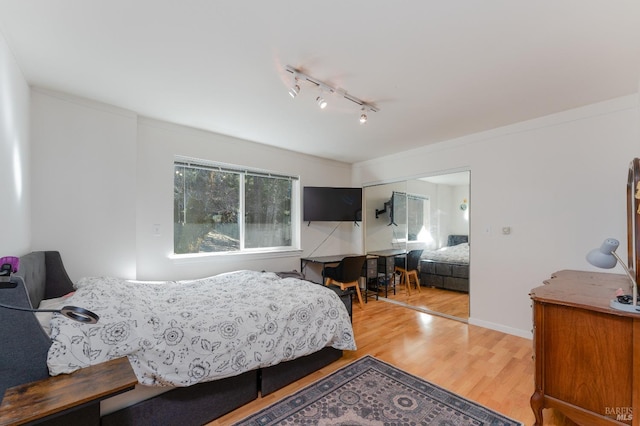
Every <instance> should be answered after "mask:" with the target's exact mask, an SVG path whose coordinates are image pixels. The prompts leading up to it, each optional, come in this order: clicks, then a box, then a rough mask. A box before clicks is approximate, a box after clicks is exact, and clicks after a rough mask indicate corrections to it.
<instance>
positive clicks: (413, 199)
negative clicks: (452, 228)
mask: <svg viewBox="0 0 640 426" xmlns="http://www.w3.org/2000/svg"><path fill="white" fill-rule="evenodd" d="M429 210H430V207H429V198H427V197H422V196H420V195H413V194H407V229H408V232H407V234H408V239H409V241H422V242H426V239H427V235H428V234H429V226H430V224H429V217H430V215H429Z"/></svg>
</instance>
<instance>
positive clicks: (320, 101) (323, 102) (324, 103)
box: [316, 96, 327, 109]
mask: <svg viewBox="0 0 640 426" xmlns="http://www.w3.org/2000/svg"><path fill="white" fill-rule="evenodd" d="M316 103H317V104H318V106H319V107H320V109H325V108H326V107H327V101H326V100H325V99H324V98H323V97H322V96H318V97H317V98H316Z"/></svg>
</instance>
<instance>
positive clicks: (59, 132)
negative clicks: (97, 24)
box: [12, 88, 361, 280]
mask: <svg viewBox="0 0 640 426" xmlns="http://www.w3.org/2000/svg"><path fill="white" fill-rule="evenodd" d="M31 116H32V125H31V132H32V150H33V159H32V174H31V177H32V179H33V223H32V229H33V240H32V249H33V250H59V251H60V252H61V253H62V256H63V260H64V262H65V265H66V267H67V270H68V272H69V275H70V276H71V278H72V279H73V280H77V279H78V278H80V277H82V276H87V275H114V276H120V277H125V278H137V279H163V280H164V279H187V278H195V277H201V276H205V275H211V274H214V273H219V272H225V271H229V270H233V269H238V268H245V269H258V270H261V269H265V270H272V271H277V270H290V269H300V261H299V258H300V255H309V254H310V252H311V251H312V250H315V252H314V255H324V254H331V253H349V252H352V251H353V250H356V248H354V241H355V242H356V245H357V241H358V240H359V239H361V235H360V234H359V233H358V231H357V230H356V231H355V232H354V230H353V224H351V223H337V222H330V223H312V224H311V225H310V226H306V224H302V223H300V226H301V231H302V232H301V234H302V235H301V241H302V248H303V250H302V252H292V253H288V254H281V255H279V256H272V255H266V256H265V255H262V256H224V257H205V258H196V259H187V260H185V259H172V258H171V257H170V254H171V253H172V251H173V239H172V234H173V160H174V158H175V156H176V155H184V156H190V157H196V158H203V159H208V160H213V161H221V162H226V163H232V164H238V165H244V166H248V167H256V168H261V169H268V170H274V171H280V172H283V173H289V174H294V175H299V176H300V177H301V179H300V184H301V186H304V185H318V186H319V185H327V186H348V185H349V184H350V181H351V166H350V165H348V164H345V163H339V162H335V161H328V160H322V159H319V158H316V157H311V156H306V155H302V154H297V153H293V152H290V151H285V150H281V149H276V148H273V147H268V146H264V145H260V144H255V143H252V142H248V141H244V140H239V139H235V138H231V137H227V136H223V135H218V134H214V133H210V132H204V131H200V130H196V129H191V128H186V127H182V126H177V125H173V124H169V123H165V122H161V121H157V120H152V119H148V118H141V117H138V116H137V115H136V114H135V113H133V112H130V111H126V110H122V109H119V108H116V107H113V106H110V105H105V104H101V103H98V102H93V101H90V100H86V99H80V98H77V97H74V96H71V95H68V94H62V93H58V92H52V91H48V90H44V89H39V88H34V89H33V90H32V95H31ZM25 117H28V114H25ZM155 225H160V231H161V232H160V236H154V235H153V232H152V228H153V226H155ZM12 247H13V246H12ZM25 251H27V250H25Z"/></svg>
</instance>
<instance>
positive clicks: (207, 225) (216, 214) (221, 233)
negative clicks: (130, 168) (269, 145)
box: [173, 160, 298, 254]
mask: <svg viewBox="0 0 640 426" xmlns="http://www.w3.org/2000/svg"><path fill="white" fill-rule="evenodd" d="M174 172H175V176H174V209H173V211H174V252H175V253H176V254H187V253H202V252H238V251H240V252H241V251H252V250H253V251H255V250H258V249H259V250H265V249H271V248H287V247H293V245H294V243H295V241H297V238H294V232H295V230H294V227H293V226H292V213H293V200H294V191H297V190H298V180H297V178H296V177H292V176H282V175H274V174H271V173H265V172H260V171H247V170H243V169H240V168H237V169H236V168H234V167H229V166H222V165H215V164H207V163H205V162H202V163H198V162H192V161H182V160H177V161H175V163H174Z"/></svg>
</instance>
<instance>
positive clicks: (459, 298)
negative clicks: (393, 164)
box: [364, 171, 471, 320]
mask: <svg viewBox="0 0 640 426" xmlns="http://www.w3.org/2000/svg"><path fill="white" fill-rule="evenodd" d="M469 201H470V172H469V171H464V172H457V173H448V174H443V175H438V176H429V177H424V178H417V179H411V180H407V181H401V182H393V183H386V184H380V185H372V186H367V187H365V188H364V206H365V207H364V216H365V217H364V226H365V229H364V235H365V250H366V252H367V253H368V254H377V255H379V256H381V258H379V259H378V278H376V280H375V282H370V283H369V287H370V288H373V289H374V290H376V291H377V293H378V296H380V297H386V299H387V300H388V301H391V302H396V303H401V304H406V305H409V306H411V307H415V308H417V309H421V310H426V311H430V312H433V313H436V314H440V315H444V316H448V317H452V318H455V319H462V320H466V319H467V318H468V317H469V292H470V285H469V267H470V262H469V210H470V208H471V206H470V202H469ZM381 271H383V272H384V273H381ZM389 271H393V273H389ZM418 282H419V286H418ZM378 287H381V288H378Z"/></svg>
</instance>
